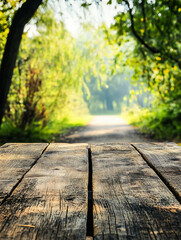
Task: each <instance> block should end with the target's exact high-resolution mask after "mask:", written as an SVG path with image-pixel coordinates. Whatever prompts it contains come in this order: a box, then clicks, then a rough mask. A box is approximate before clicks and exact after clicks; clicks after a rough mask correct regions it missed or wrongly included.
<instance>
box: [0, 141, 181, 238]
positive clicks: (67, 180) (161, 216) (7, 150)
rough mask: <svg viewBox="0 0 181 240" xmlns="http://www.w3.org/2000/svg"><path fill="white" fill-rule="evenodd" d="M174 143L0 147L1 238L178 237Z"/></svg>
mask: <svg viewBox="0 0 181 240" xmlns="http://www.w3.org/2000/svg"><path fill="white" fill-rule="evenodd" d="M180 172H181V147H179V146H178V145H176V144H174V143H135V144H128V143H127V144H126V143H125V144H115V143H114V144H92V145H88V144H64V143H63V144H62V143H51V144H46V143H29V144H28V143H23V144H20V143H12V144H8V143H7V144H5V145H3V146H2V147H0V239H6V240H8V239H14V240H19V239H25V240H30V239H34V240H35V239H36V240H38V239H45V240H49V239H63V240H64V239H76V240H81V239H104V240H106V239H129V240H131V239H143V240H145V239H164V240H165V239H169V240H172V239H181V206H180V202H181V174H180Z"/></svg>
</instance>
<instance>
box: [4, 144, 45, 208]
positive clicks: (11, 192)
mask: <svg viewBox="0 0 181 240" xmlns="http://www.w3.org/2000/svg"><path fill="white" fill-rule="evenodd" d="M49 145H50V143H49V144H47V146H46V147H45V148H44V149H43V150H42V152H41V153H40V156H39V157H38V158H36V159H35V161H34V162H33V163H32V164H31V166H30V168H29V169H28V170H27V171H26V172H25V173H24V174H23V175H22V177H21V178H20V179H19V180H18V181H17V183H16V184H15V185H14V186H13V187H12V189H11V191H10V192H9V193H8V194H7V195H6V196H5V197H4V199H3V200H2V202H1V203H0V206H2V205H3V204H4V203H5V202H6V200H7V199H8V198H9V197H10V196H11V195H12V194H13V192H14V191H15V189H16V188H17V187H18V186H19V184H20V183H21V182H22V180H23V179H24V177H25V175H26V174H27V173H28V172H29V171H30V170H31V169H32V168H33V166H34V165H35V164H36V163H37V162H38V160H39V159H40V158H41V157H42V155H43V153H44V152H45V151H46V149H47V148H48V146H49Z"/></svg>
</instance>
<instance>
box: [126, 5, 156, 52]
mask: <svg viewBox="0 0 181 240" xmlns="http://www.w3.org/2000/svg"><path fill="white" fill-rule="evenodd" d="M124 2H125V3H126V5H127V6H128V10H129V15H130V20H131V30H132V33H133V34H134V36H135V37H136V38H137V40H138V41H139V42H140V43H141V44H142V45H144V46H145V47H146V48H147V49H148V50H149V51H150V52H151V53H153V54H155V53H159V52H160V50H159V49H156V48H154V47H151V46H149V45H148V44H147V43H146V42H145V41H144V39H143V38H142V37H140V36H139V35H138V33H137V31H136V29H135V25H134V18H133V14H132V9H131V8H130V4H129V1H127V0H124Z"/></svg>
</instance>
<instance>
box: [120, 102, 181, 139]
mask: <svg viewBox="0 0 181 240" xmlns="http://www.w3.org/2000/svg"><path fill="white" fill-rule="evenodd" d="M121 116H122V117H123V118H124V119H125V120H126V121H127V122H129V123H130V124H132V125H134V126H136V127H138V128H139V129H140V131H141V132H143V133H146V134H148V135H149V136H150V137H151V138H153V139H155V140H169V141H175V142H181V141H180V139H181V125H180V113H179V112H176V113H174V112H173V110H172V109H169V108H168V107H167V106H163V107H162V108H153V109H151V110H149V109H140V108H139V107H137V106H134V109H129V110H125V111H124V112H123V113H122V115H121Z"/></svg>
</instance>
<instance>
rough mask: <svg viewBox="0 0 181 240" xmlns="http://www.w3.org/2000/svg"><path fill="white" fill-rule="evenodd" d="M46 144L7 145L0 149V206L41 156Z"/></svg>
mask: <svg viewBox="0 0 181 240" xmlns="http://www.w3.org/2000/svg"><path fill="white" fill-rule="evenodd" d="M47 145H48V144H47V143H7V144H4V145H3V146H1V147H0V204H1V203H2V202H3V201H4V200H5V199H6V197H7V196H8V195H9V194H10V193H11V191H12V190H13V188H14V187H15V186H16V185H17V184H18V182H19V181H20V180H21V178H22V177H23V175H24V174H25V173H26V172H27V171H28V170H29V169H30V168H31V167H32V165H33V164H34V163H35V162H36V160H37V159H38V158H39V157H40V156H41V154H42V152H43V151H44V149H45V148H46V147H47Z"/></svg>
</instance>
